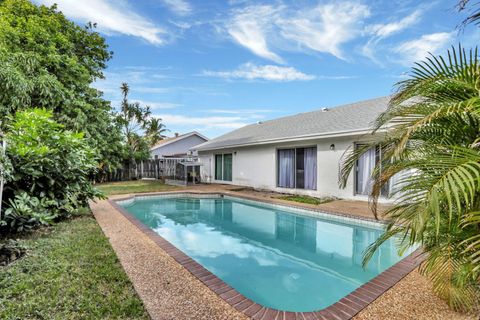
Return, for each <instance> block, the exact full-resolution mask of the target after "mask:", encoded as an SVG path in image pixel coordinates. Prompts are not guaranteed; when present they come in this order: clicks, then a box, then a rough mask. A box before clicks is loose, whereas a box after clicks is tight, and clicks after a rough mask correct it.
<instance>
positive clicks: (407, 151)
mask: <svg viewBox="0 0 480 320" xmlns="http://www.w3.org/2000/svg"><path fill="white" fill-rule="evenodd" d="M387 126H388V127H389V130H388V131H387V133H386V134H380V132H382V131H383V130H384V129H385V128H386V127H387ZM376 132H377V135H376V136H375V137H376V138H375V139H374V138H372V142H371V144H370V146H366V147H365V148H368V147H371V146H373V145H378V144H380V145H382V148H383V150H384V151H385V153H384V156H383V161H382V162H381V163H378V164H377V166H376V168H375V170H374V173H373V178H374V185H373V190H372V194H371V200H372V202H373V207H374V209H376V205H377V203H378V199H379V196H380V194H381V190H382V188H383V187H384V186H385V185H386V184H387V183H388V182H389V180H390V179H391V178H392V177H393V176H395V175H397V177H398V176H399V177H400V178H399V181H398V183H397V185H395V186H394V191H393V193H392V194H390V197H392V198H394V199H396V201H395V204H394V206H393V207H392V208H391V209H389V210H388V211H386V212H385V216H386V218H387V219H388V222H389V224H388V227H387V230H386V231H385V233H384V235H383V236H382V237H380V238H379V239H378V241H376V242H375V243H374V244H373V245H372V246H371V247H370V248H369V250H368V251H367V252H366V255H365V262H367V261H368V259H370V258H371V257H372V256H373V253H374V252H375V250H376V249H378V247H379V246H380V245H381V244H382V243H383V242H384V241H385V240H387V239H388V238H390V237H393V236H400V238H401V239H403V242H402V244H401V249H404V248H406V247H407V246H409V245H413V244H420V245H422V246H423V248H424V250H425V252H426V254H427V260H426V262H425V263H424V265H423V266H422V268H421V271H423V272H424V273H425V274H426V275H428V276H429V277H430V279H431V280H432V282H433V286H434V289H435V291H436V292H437V293H438V294H439V296H441V297H442V298H444V299H446V300H447V301H448V303H449V304H450V306H451V307H452V308H455V309H463V310H470V309H473V308H477V307H479V306H478V302H479V301H480V149H479V148H480V144H479V141H480V60H479V57H478V53H477V49H475V50H470V51H469V52H466V51H465V50H464V49H463V48H461V47H460V46H459V48H458V49H455V48H452V50H450V51H449V52H448V54H447V56H446V57H436V56H430V57H429V58H427V59H426V60H425V61H423V62H420V63H416V64H415V67H414V68H413V69H412V72H411V76H410V78H409V79H407V80H405V81H402V82H400V83H399V84H398V92H397V94H395V96H394V97H393V98H392V100H391V102H390V106H389V108H388V109H387V111H386V112H385V113H384V114H382V115H381V116H380V117H379V118H378V119H377V124H376ZM365 148H363V149H362V148H361V149H359V150H356V151H353V152H352V153H351V154H350V156H349V157H348V159H347V160H346V162H345V164H344V166H343V169H342V185H345V183H346V179H347V178H348V175H349V174H350V172H352V168H353V167H354V165H355V161H356V160H357V159H358V157H359V156H360V155H361V153H362V152H364V151H365ZM375 214H376V211H375Z"/></svg>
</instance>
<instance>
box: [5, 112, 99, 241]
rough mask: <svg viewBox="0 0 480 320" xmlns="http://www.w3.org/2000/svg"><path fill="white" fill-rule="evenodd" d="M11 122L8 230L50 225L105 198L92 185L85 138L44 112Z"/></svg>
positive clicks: (91, 153)
mask: <svg viewBox="0 0 480 320" xmlns="http://www.w3.org/2000/svg"><path fill="white" fill-rule="evenodd" d="M9 122H10V125H9V128H8V133H7V135H6V137H7V141H8V147H7V153H6V155H7V157H8V158H9V160H10V162H11V163H12V164H13V170H12V172H11V175H10V177H9V179H8V180H7V183H6V185H5V193H4V207H5V214H4V218H3V222H4V223H7V224H8V226H9V228H11V229H13V230H16V231H22V230H23V229H25V228H29V227H34V226H37V225H39V224H49V223H51V222H52V221H54V219H57V218H63V217H67V216H69V215H71V214H72V213H73V212H74V211H75V210H76V209H77V208H79V207H82V206H85V205H86V204H87V202H88V200H89V199H93V198H95V197H101V196H102V194H101V193H100V192H99V191H98V190H96V189H95V188H93V186H92V185H91V183H90V180H89V177H90V176H91V175H92V174H94V173H95V171H96V167H97V162H96V159H95V153H94V151H93V150H92V149H91V148H90V147H89V146H88V145H87V143H86V141H85V139H84V138H83V134H82V133H73V132H71V131H66V130H64V127H63V125H61V124H58V123H57V122H55V121H54V120H53V119H52V112H51V111H47V110H46V109H28V110H25V111H21V112H17V113H16V115H15V117H13V118H12V119H10V121H9Z"/></svg>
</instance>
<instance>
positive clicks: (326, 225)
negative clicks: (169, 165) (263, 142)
mask: <svg viewBox="0 0 480 320" xmlns="http://www.w3.org/2000/svg"><path fill="white" fill-rule="evenodd" d="M119 204H120V205H121V206H123V207H124V208H125V209H126V210H127V211H128V212H129V213H130V214H132V215H133V216H134V217H135V218H137V219H138V220H140V221H141V222H142V223H144V224H145V225H147V226H149V227H150V228H152V229H153V230H154V231H155V232H156V233H158V234H159V235H160V236H162V237H163V238H165V239H166V240H168V241H169V242H170V243H172V244H173V245H175V246H176V247H177V248H178V249H180V250H181V251H183V252H184V253H185V254H187V255H188V256H190V257H191V258H192V259H194V260H195V261H197V262H198V263H200V264H201V265H202V266H204V267H205V268H206V269H208V270H209V271H210V272H212V273H213V274H215V275H216V276H217V277H219V278H220V279H222V280H223V281H224V282H226V283H227V284H229V285H230V286H232V287H233V288H235V289H236V290H237V291H238V292H240V293H241V294H243V295H244V296H246V297H247V298H249V299H251V300H253V301H254V302H256V303H258V304H261V305H263V306H266V307H270V308H275V309H280V310H285V311H296V312H306V311H315V310H319V309H323V308H325V307H328V306H329V305H331V304H333V303H335V302H336V301H338V300H340V299H342V298H343V297H345V296H346V295H348V294H349V293H350V292H352V291H354V290H355V289H356V288H358V287H359V286H361V285H362V284H364V283H366V282H368V281H369V280H371V279H372V278H374V277H375V276H376V275H378V274H379V273H381V272H382V271H384V270H385V269H387V268H389V267H391V266H392V265H393V264H395V263H396V262H398V261H399V260H400V259H401V257H400V256H399V255H398V253H397V250H396V247H395V243H394V241H393V240H389V241H387V242H386V243H385V244H383V245H382V247H381V248H380V249H379V250H378V251H377V253H376V254H375V256H374V257H373V258H372V259H371V261H370V263H369V264H368V266H367V268H366V269H363V268H362V255H363V252H364V250H365V249H366V248H367V247H368V246H369V245H370V244H371V243H372V242H373V241H374V240H375V239H377V238H378V237H379V235H380V234H381V233H382V226H381V225H379V224H378V225H377V224H374V223H368V224H367V223H365V222H356V220H354V219H345V218H339V217H328V215H326V214H324V215H323V217H320V218H317V217H311V216H308V215H304V214H303V215H302V214H299V212H300V211H299V210H296V209H293V208H288V207H284V206H275V205H269V204H263V203H261V202H254V201H247V200H241V199H237V198H231V197H228V198H227V197H225V198H220V197H217V198H210V197H207V198H192V197H182V196H175V197H145V198H142V199H136V200H135V201H124V202H119ZM300 213H301V212H300ZM408 253H409V252H407V253H406V254H408Z"/></svg>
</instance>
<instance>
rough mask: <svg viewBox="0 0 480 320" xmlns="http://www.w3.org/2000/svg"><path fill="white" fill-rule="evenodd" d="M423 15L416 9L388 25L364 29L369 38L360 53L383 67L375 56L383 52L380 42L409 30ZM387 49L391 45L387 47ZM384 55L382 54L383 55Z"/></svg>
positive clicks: (375, 25)
mask: <svg viewBox="0 0 480 320" xmlns="http://www.w3.org/2000/svg"><path fill="white" fill-rule="evenodd" d="M422 14H423V9H416V10H415V11H413V12H412V13H410V14H409V15H407V16H405V17H403V18H401V19H399V20H396V21H391V22H389V23H378V24H373V25H370V26H367V27H366V33H367V34H370V35H371V37H370V39H369V40H368V41H367V43H365V44H364V45H363V46H362V48H361V53H362V54H363V55H364V56H366V57H367V58H369V59H370V60H372V61H373V62H375V63H377V64H378V65H381V66H383V64H384V61H381V60H380V59H378V58H377V55H378V53H379V52H380V51H383V50H385V48H384V46H382V44H381V42H382V41H383V40H384V39H386V38H388V37H391V36H393V35H395V34H398V33H401V32H402V31H404V30H406V29H408V28H410V27H411V26H413V25H415V24H416V23H418V22H419V21H420V18H421V16H422ZM388 47H389V49H390V47H391V45H388ZM383 55H384V53H383Z"/></svg>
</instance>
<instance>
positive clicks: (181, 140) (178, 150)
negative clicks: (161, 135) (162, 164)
mask: <svg viewBox="0 0 480 320" xmlns="http://www.w3.org/2000/svg"><path fill="white" fill-rule="evenodd" d="M206 141H208V138H207V137H205V136H204V135H202V134H200V133H198V132H196V131H192V132H188V133H185V134H181V135H180V134H178V133H176V134H175V136H173V137H171V138H166V139H163V140H161V141H159V142H158V143H157V144H155V145H154V146H153V147H151V148H150V157H151V158H152V159H158V158H172V157H185V156H186V155H190V154H191V153H192V151H191V148H192V147H194V146H196V145H198V144H201V143H204V142H206Z"/></svg>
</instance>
